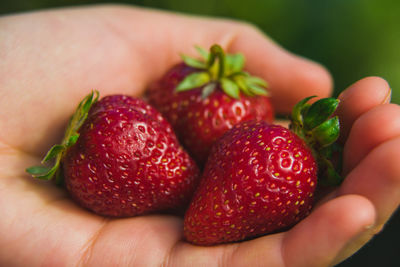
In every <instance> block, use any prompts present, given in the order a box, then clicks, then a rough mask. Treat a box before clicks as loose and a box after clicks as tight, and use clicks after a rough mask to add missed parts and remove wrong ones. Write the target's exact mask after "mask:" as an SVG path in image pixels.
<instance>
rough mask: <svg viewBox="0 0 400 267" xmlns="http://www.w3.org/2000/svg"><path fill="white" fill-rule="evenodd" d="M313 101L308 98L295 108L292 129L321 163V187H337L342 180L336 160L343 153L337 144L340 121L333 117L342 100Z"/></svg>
mask: <svg viewBox="0 0 400 267" xmlns="http://www.w3.org/2000/svg"><path fill="white" fill-rule="evenodd" d="M314 97H315V96H310V97H306V98H304V99H303V100H301V101H300V102H298V103H297V104H296V105H295V107H294V108H293V111H292V114H291V124H290V126H289V128H290V129H291V130H292V131H293V132H294V133H296V134H297V135H298V136H299V137H300V138H302V139H303V140H304V141H305V142H306V143H307V145H308V146H309V147H310V148H311V150H312V152H313V154H314V156H315V158H316V160H317V163H318V169H319V177H320V183H321V184H322V185H326V186H336V185H339V184H340V183H341V182H342V180H343V179H342V177H341V176H340V174H339V173H338V171H337V169H340V168H341V167H340V164H341V159H339V160H338V162H337V164H336V163H334V160H333V158H334V157H335V156H336V155H338V156H339V157H340V156H341V150H342V148H341V146H340V145H339V144H338V143H337V142H336V140H337V139H338V137H339V134H340V124H339V118H338V116H332V115H333V113H334V112H335V110H336V108H337V106H338V105H339V100H338V99H336V98H333V97H328V98H322V99H319V100H317V101H316V102H314V103H313V104H310V103H308V101H309V100H310V99H312V98H314Z"/></svg>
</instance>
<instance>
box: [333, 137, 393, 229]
mask: <svg viewBox="0 0 400 267" xmlns="http://www.w3.org/2000/svg"><path fill="white" fill-rule="evenodd" d="M399 148H400V137H396V138H393V139H391V140H388V141H386V142H384V143H382V144H380V145H379V146H378V147H375V148H374V149H373V150H372V151H371V152H370V153H369V154H368V155H367V156H365V158H364V159H363V160H362V161H361V162H360V163H359V164H358V165H357V166H356V167H355V168H354V169H353V170H352V171H351V172H350V173H349V174H348V175H347V176H346V179H345V180H344V181H343V183H342V185H341V187H340V188H339V189H338V195H345V194H359V195H362V196H364V197H366V198H368V199H369V200H370V201H371V202H372V203H373V204H374V206H375V209H376V212H377V222H376V227H380V226H381V225H382V224H384V223H385V222H386V221H387V220H388V219H389V217H390V216H391V215H392V213H393V212H394V211H395V210H396V209H397V208H398V206H399V204H400V176H399V173H400V164H399V158H400V149H399Z"/></svg>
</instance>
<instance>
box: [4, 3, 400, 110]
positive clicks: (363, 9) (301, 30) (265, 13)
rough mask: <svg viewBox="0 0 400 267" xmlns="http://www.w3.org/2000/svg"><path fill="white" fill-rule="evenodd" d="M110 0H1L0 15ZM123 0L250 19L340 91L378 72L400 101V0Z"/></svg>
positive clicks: (394, 100) (156, 6)
mask: <svg viewBox="0 0 400 267" xmlns="http://www.w3.org/2000/svg"><path fill="white" fill-rule="evenodd" d="M110 2H112V1H89V0H70V1H68V0H59V1H51V0H31V1H26V0H25V1H23V0H13V1H2V2H1V3H0V14H5V13H12V12H19V11H27V10H35V9H42V8H49V7H56V6H57V7H58V6H65V5H84V4H92V3H110ZM118 3H129V4H134V5H140V6H147V7H154V8H159V9H165V10H173V11H178V12H185V13H191V14H200V15H208V16H221V17H228V18H235V19H240V20H245V21H248V22H251V23H253V24H255V25H257V26H258V27H260V28H261V29H262V30H263V31H264V32H266V33H267V34H268V35H269V36H271V37H272V38H273V39H275V40H276V41H277V42H279V43H280V44H281V45H282V46H284V47H285V48H287V49H289V50H290V51H293V52H295V53H297V54H300V55H302V56H305V57H308V58H311V59H313V60H316V61H318V62H320V63H322V64H323V65H325V66H326V67H327V68H328V69H329V70H330V71H331V73H332V75H333V78H334V81H335V95H337V94H338V93H339V92H340V91H341V90H343V89H344V88H346V87H347V86H348V85H350V84H351V83H353V82H355V81H356V80H358V79H360V78H362V77H365V76H370V75H377V76H381V77H383V78H385V79H386V80H387V81H388V82H389V84H390V86H391V88H392V102H394V103H398V104H399V103H400V15H399V14H400V1H396V0H369V1H366V0H331V1H321V0H269V1H267V0H246V1H241V0H198V1H190V0H131V1H119V2H118Z"/></svg>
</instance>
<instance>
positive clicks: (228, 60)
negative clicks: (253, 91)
mask: <svg viewBox="0 0 400 267" xmlns="http://www.w3.org/2000/svg"><path fill="white" fill-rule="evenodd" d="M243 67H244V56H243V55H242V54H233V55H231V54H227V55H225V75H226V76H229V75H231V74H233V73H237V72H239V71H241V70H242V69H243Z"/></svg>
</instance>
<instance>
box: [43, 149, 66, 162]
mask: <svg viewBox="0 0 400 267" xmlns="http://www.w3.org/2000/svg"><path fill="white" fill-rule="evenodd" d="M64 149H65V146H64V145H54V146H52V147H51V148H50V150H49V151H48V152H47V154H46V156H45V157H44V158H43V160H42V163H45V162H47V161H49V160H51V159H54V158H55V157H57V155H58V154H60V153H62V152H63V151H64Z"/></svg>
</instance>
